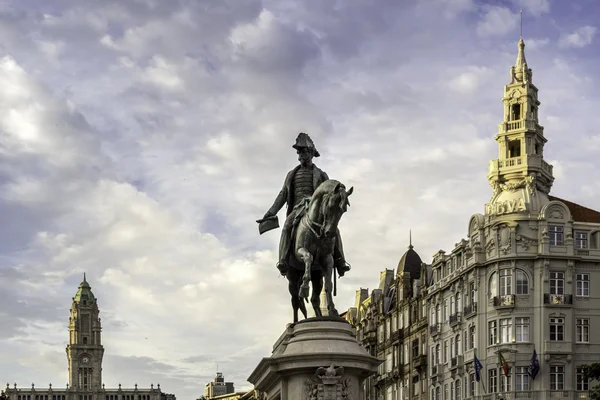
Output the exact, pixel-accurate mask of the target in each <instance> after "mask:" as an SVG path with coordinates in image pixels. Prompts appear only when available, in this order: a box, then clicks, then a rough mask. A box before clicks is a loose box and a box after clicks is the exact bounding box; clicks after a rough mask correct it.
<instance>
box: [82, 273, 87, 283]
mask: <svg viewBox="0 0 600 400" xmlns="http://www.w3.org/2000/svg"><path fill="white" fill-rule="evenodd" d="M83 281H84V282H87V281H86V280H85V272H84V273H83Z"/></svg>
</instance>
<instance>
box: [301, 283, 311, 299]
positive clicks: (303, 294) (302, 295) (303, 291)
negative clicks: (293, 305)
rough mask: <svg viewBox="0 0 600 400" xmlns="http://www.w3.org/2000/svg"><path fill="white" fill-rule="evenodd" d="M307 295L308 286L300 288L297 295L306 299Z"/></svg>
mask: <svg viewBox="0 0 600 400" xmlns="http://www.w3.org/2000/svg"><path fill="white" fill-rule="evenodd" d="M308 294H309V287H308V286H306V287H304V286H300V293H299V295H300V297H303V298H305V299H306V298H308Z"/></svg>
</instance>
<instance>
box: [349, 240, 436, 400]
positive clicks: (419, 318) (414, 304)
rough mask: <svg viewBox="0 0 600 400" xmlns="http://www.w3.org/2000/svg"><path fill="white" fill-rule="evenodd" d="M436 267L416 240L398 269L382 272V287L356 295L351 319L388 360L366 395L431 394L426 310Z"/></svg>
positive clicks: (362, 336) (376, 399) (367, 345)
mask: <svg viewBox="0 0 600 400" xmlns="http://www.w3.org/2000/svg"><path fill="white" fill-rule="evenodd" d="M430 279H431V268H428V267H427V266H426V265H425V264H423V263H422V262H421V258H420V257H419V255H418V254H417V252H416V251H414V250H413V246H412V244H411V245H410V246H409V248H408V251H407V252H406V253H405V254H404V255H403V256H402V258H401V259H400V262H399V263H398V268H397V270H396V273H395V274H394V271H393V270H388V269H386V270H385V271H383V272H382V273H381V275H380V284H379V287H378V288H377V289H375V290H373V292H372V293H371V295H368V290H367V289H360V290H359V291H357V294H356V301H355V305H354V307H352V308H350V309H349V310H348V312H347V313H346V319H347V320H348V321H349V322H350V323H351V324H353V325H354V326H355V327H356V329H357V338H358V339H359V341H360V342H361V343H362V345H363V346H364V347H365V348H366V349H367V350H368V351H369V353H370V354H371V355H373V356H376V357H378V358H379V359H381V360H385V361H384V362H383V363H382V364H381V365H380V367H379V371H378V373H377V375H375V376H373V377H371V378H369V379H367V380H366V381H365V383H364V385H365V393H366V397H365V398H366V399H368V400H379V399H403V398H413V399H425V398H427V349H428V347H427V325H428V322H427V309H426V303H425V294H426V286H427V282H428V281H429V280H430Z"/></svg>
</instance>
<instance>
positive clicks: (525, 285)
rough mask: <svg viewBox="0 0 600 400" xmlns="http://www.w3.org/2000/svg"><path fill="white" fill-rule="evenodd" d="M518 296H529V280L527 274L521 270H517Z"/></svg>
mask: <svg viewBox="0 0 600 400" xmlns="http://www.w3.org/2000/svg"><path fill="white" fill-rule="evenodd" d="M515 275H516V280H517V294H529V278H528V277H527V274H526V273H525V272H524V271H523V270H520V269H517V270H516V274H515Z"/></svg>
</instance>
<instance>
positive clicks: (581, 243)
mask: <svg viewBox="0 0 600 400" xmlns="http://www.w3.org/2000/svg"><path fill="white" fill-rule="evenodd" d="M575 248H576V249H587V248H588V234H587V232H575Z"/></svg>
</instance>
